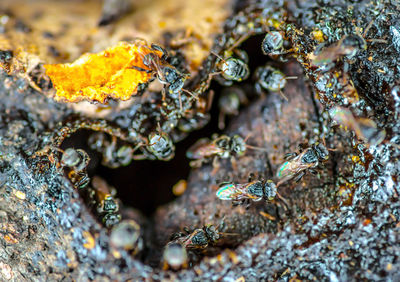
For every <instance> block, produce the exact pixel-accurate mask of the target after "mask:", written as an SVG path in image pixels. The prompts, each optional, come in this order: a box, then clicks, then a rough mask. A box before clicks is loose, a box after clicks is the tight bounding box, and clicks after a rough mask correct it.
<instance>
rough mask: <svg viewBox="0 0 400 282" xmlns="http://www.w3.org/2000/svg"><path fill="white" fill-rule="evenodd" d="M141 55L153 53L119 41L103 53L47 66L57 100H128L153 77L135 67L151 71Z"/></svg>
mask: <svg viewBox="0 0 400 282" xmlns="http://www.w3.org/2000/svg"><path fill="white" fill-rule="evenodd" d="M146 47H147V46H146ZM139 49H140V50H139ZM139 52H140V54H141V55H145V54H146V52H147V53H148V52H150V50H149V49H148V48H140V46H139V45H135V44H129V43H125V42H120V43H119V44H118V45H117V46H115V47H111V48H108V49H106V50H105V51H103V52H101V53H97V54H85V55H83V56H81V57H80V58H79V59H78V60H76V61H75V62H73V63H71V64H53V65H44V67H45V69H46V74H47V75H48V76H49V77H50V79H51V81H52V83H53V85H54V87H55V89H56V90H57V94H56V97H55V98H56V100H61V101H67V102H79V101H81V100H89V101H97V102H100V103H105V102H106V99H107V98H108V97H112V98H114V99H120V100H122V101H125V100H128V99H129V98H130V97H131V96H132V95H135V94H136V92H137V88H138V85H139V84H140V83H146V82H147V81H149V79H150V78H151V77H152V74H151V73H146V72H144V71H138V70H136V69H133V68H132V66H137V67H141V68H143V69H148V68H147V67H146V66H145V65H143V62H142V57H141V55H140V54H139ZM154 52H155V51H154ZM157 54H158V55H160V54H159V53H157ZM160 56H161V55H160Z"/></svg>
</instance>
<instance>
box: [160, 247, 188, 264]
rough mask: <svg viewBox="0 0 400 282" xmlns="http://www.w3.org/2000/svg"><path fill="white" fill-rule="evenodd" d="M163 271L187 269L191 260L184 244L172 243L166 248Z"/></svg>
mask: <svg viewBox="0 0 400 282" xmlns="http://www.w3.org/2000/svg"><path fill="white" fill-rule="evenodd" d="M162 262H163V269H164V270H168V269H172V270H175V271H176V270H179V269H181V268H187V267H188V264H189V258H188V254H187V251H186V249H185V248H184V247H183V246H182V244H180V243H178V242H175V241H172V242H169V243H168V244H167V246H165V249H164V252H163V261H162Z"/></svg>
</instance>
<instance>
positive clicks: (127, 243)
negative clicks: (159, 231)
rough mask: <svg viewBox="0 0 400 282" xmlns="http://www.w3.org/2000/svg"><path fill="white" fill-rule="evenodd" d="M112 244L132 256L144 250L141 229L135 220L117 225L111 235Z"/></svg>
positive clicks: (124, 221)
mask: <svg viewBox="0 0 400 282" xmlns="http://www.w3.org/2000/svg"><path fill="white" fill-rule="evenodd" d="M110 242H111V244H112V245H113V246H114V247H117V248H123V249H124V250H127V251H129V252H130V253H131V254H132V255H136V254H138V253H139V252H140V251H142V250H143V247H144V246H143V239H142V234H141V228H140V226H139V224H137V223H136V221H134V220H131V219H130V220H123V221H121V222H120V223H118V224H116V225H115V226H114V227H113V228H112V230H111V234H110Z"/></svg>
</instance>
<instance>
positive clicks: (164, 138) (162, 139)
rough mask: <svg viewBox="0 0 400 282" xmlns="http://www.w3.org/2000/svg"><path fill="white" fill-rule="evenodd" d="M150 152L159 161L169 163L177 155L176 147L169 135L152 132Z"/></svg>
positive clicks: (148, 147)
mask: <svg viewBox="0 0 400 282" xmlns="http://www.w3.org/2000/svg"><path fill="white" fill-rule="evenodd" d="M149 143H150V144H149V145H148V146H147V150H149V151H150V152H151V153H152V154H153V155H154V156H155V157H156V158H157V159H159V160H163V161H168V160H170V159H172V158H173V157H174V155H175V146H174V144H173V142H172V140H171V138H170V137H169V135H168V134H167V133H164V132H157V133H155V132H152V133H151V134H150V135H149Z"/></svg>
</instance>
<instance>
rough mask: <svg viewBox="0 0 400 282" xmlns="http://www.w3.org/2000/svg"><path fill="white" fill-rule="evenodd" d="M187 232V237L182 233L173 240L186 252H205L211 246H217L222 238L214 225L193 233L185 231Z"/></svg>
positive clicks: (173, 236)
mask: <svg viewBox="0 0 400 282" xmlns="http://www.w3.org/2000/svg"><path fill="white" fill-rule="evenodd" d="M185 232H186V233H187V234H186V235H185V234H184V233H182V232H178V233H175V234H173V235H172V236H171V240H172V241H173V242H176V243H179V244H181V245H182V246H183V247H184V248H185V249H186V250H204V249H206V248H207V247H208V245H209V244H215V243H216V242H217V241H218V239H219V238H220V233H219V232H218V230H217V228H216V227H215V226H214V225H212V224H207V225H205V226H203V228H198V229H195V230H193V232H189V231H188V230H187V229H185Z"/></svg>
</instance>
